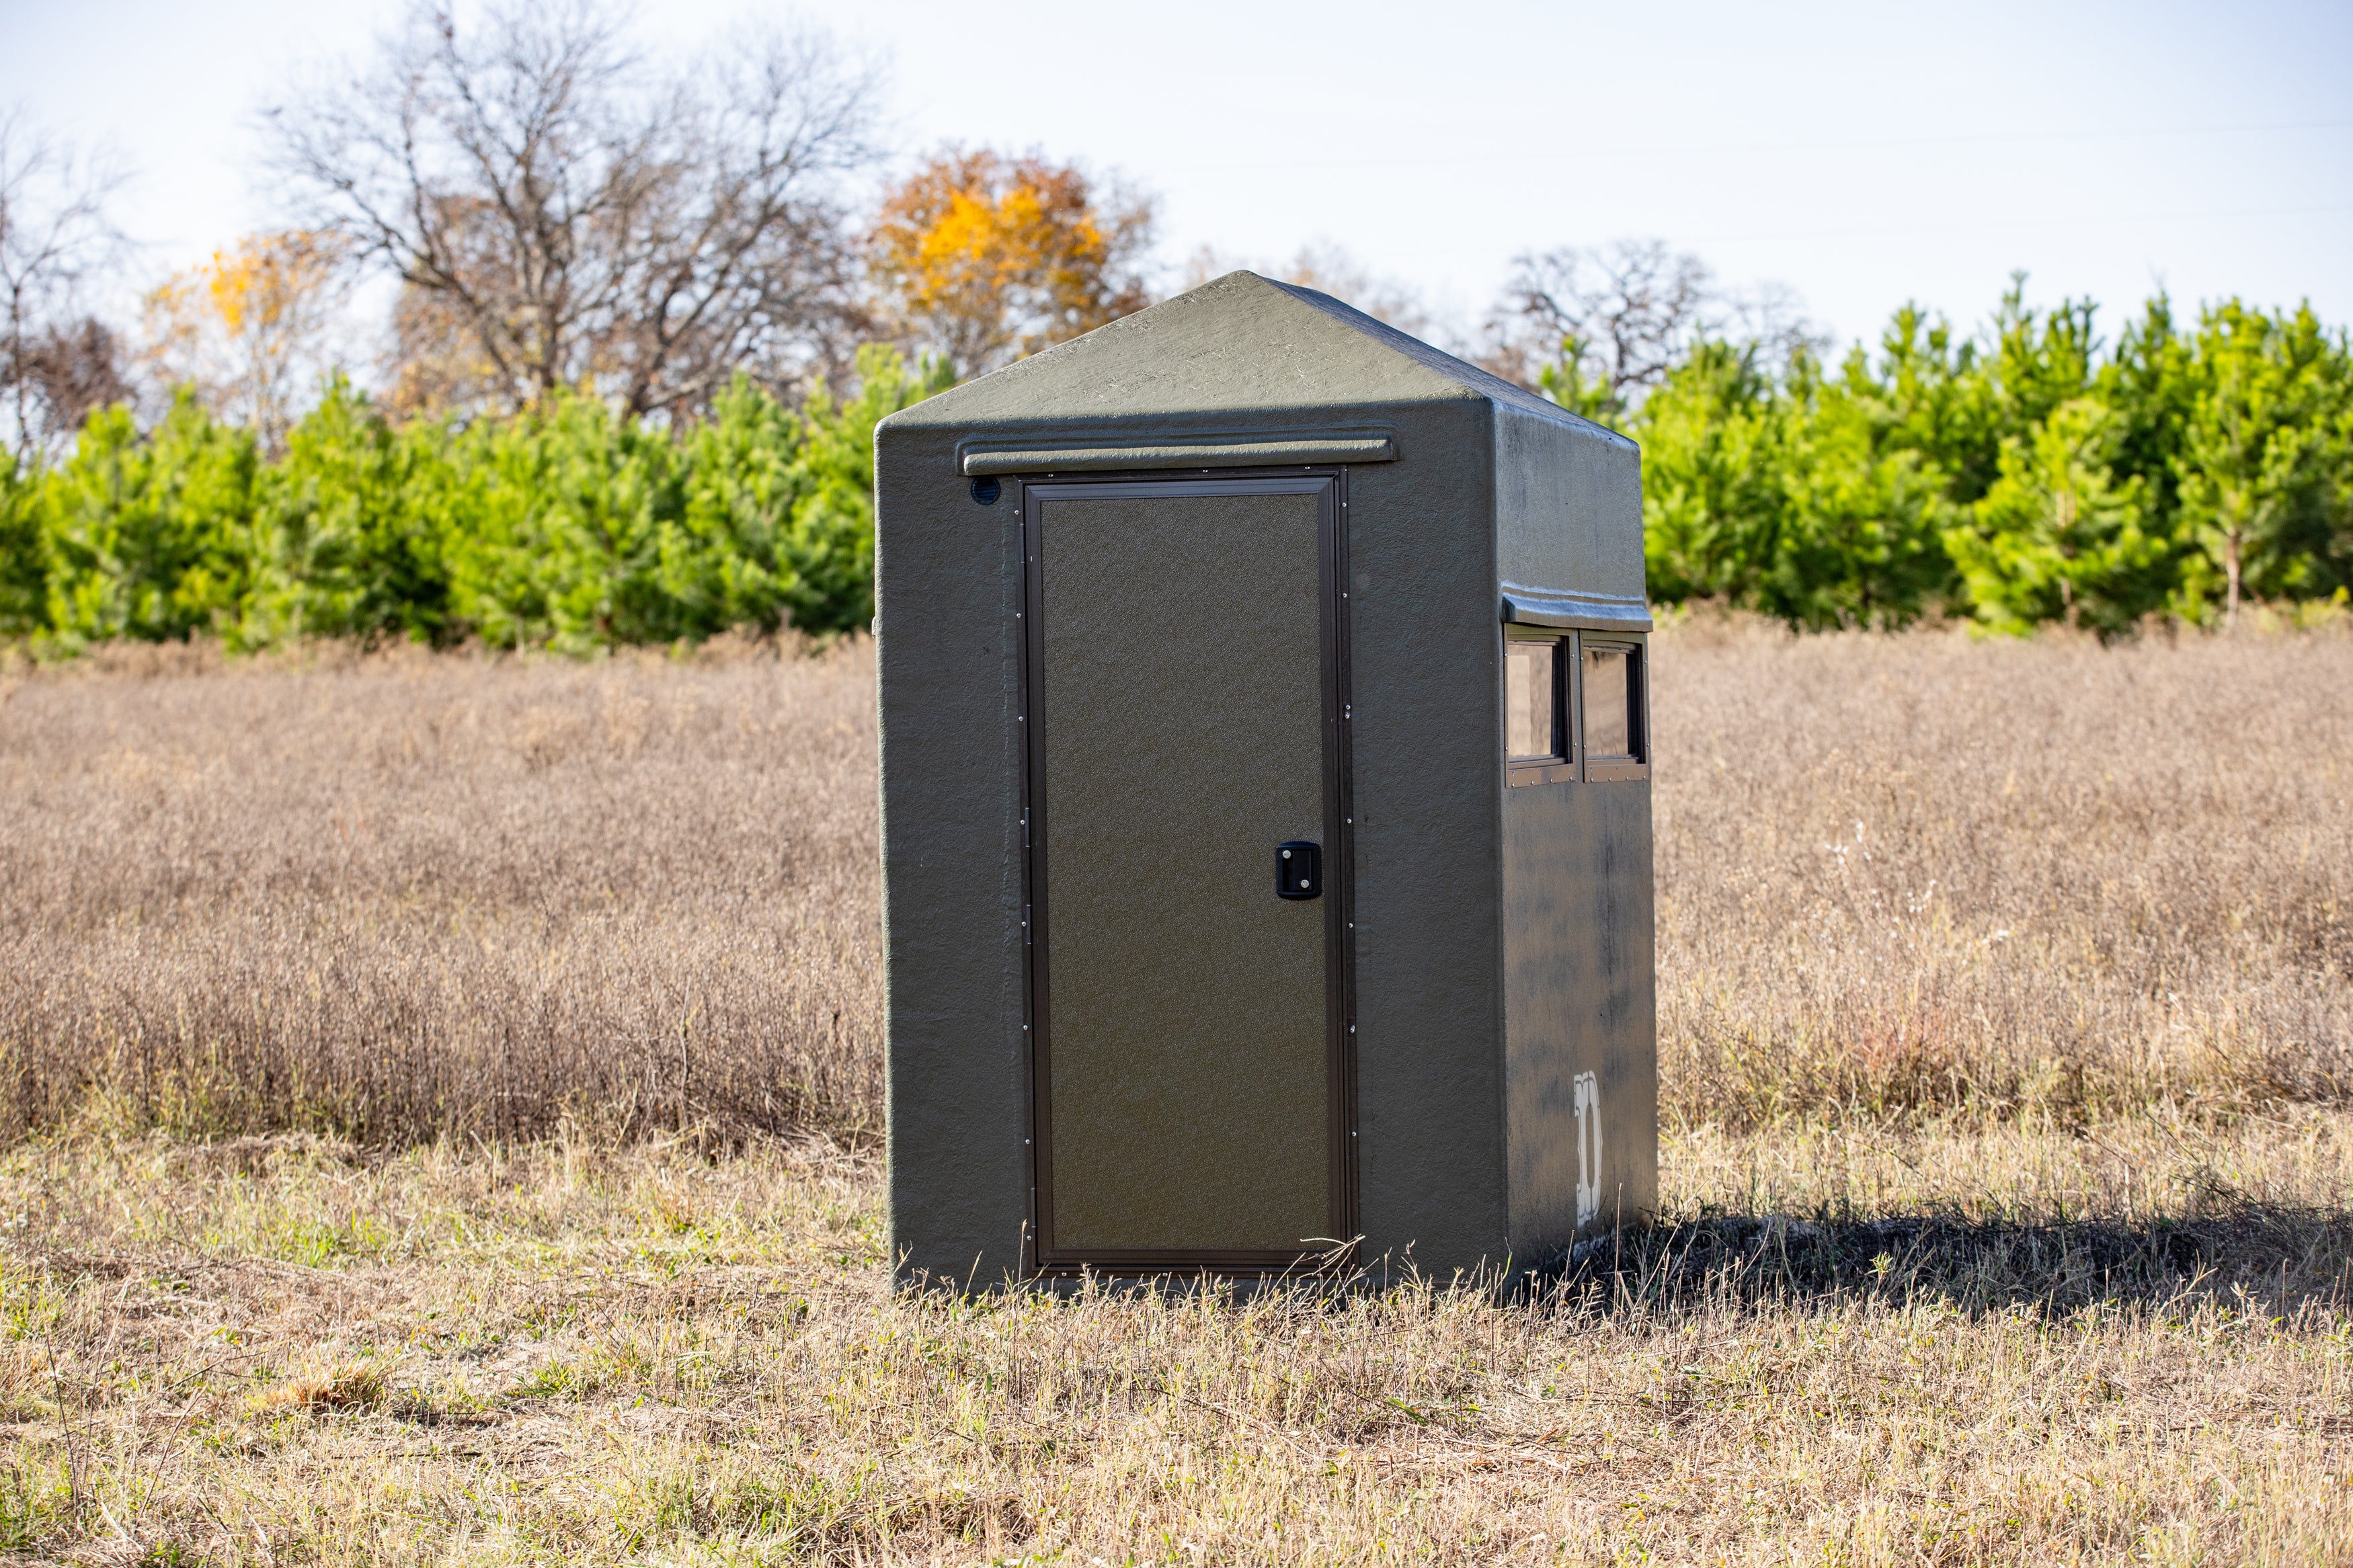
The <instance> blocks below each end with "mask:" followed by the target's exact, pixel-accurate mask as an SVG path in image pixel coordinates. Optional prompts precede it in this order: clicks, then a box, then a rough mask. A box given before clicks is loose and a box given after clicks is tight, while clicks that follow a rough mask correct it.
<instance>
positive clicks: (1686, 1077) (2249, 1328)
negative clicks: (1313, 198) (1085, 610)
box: [0, 625, 2353, 1565]
mask: <svg viewBox="0 0 2353 1568" xmlns="http://www.w3.org/2000/svg"><path fill="white" fill-rule="evenodd" d="M114 657H115V658H117V660H118V662H121V663H128V664H130V665H131V666H132V668H113V669H106V668H97V669H84V670H81V671H69V672H64V673H44V674H40V675H37V676H34V677H30V678H25V677H10V676H7V675H5V673H0V682H6V681H10V680H13V681H14V684H13V685H5V686H0V792H5V793H0V801H5V815H0V888H5V902H0V1043H5V1047H6V1049H7V1051H8V1052H9V1053H10V1058H11V1061H12V1064H13V1068H14V1071H15V1073H16V1098H15V1099H14V1100H13V1103H12V1109H11V1110H10V1114H11V1115H13V1117H14V1118H15V1121H16V1136H15V1138H14V1139H13V1141H12V1142H8V1143H7V1144H5V1146H0V1556H5V1557H8V1558H10V1559H11V1560H16V1561H27V1562H32V1561H39V1562H48V1561H57V1560H60V1559H63V1560H71V1561H79V1562H90V1563H124V1564H127V1563H152V1564H164V1563H199V1562H203V1563H217V1564H223V1565H226V1564H231V1563H237V1564H246V1563H254V1564H259V1563H325V1564H357V1563H459V1562H463V1563H567V1564H569V1563H655V1562H659V1563H710V1564H740V1563H788V1562H792V1563H798V1562H824V1563H918V1562H925V1563H929V1562H936V1563H972V1562H980V1561H994V1562H1056V1563H1070V1564H1073V1565H1077V1564H1091V1563H1184V1564H1194V1563H1420V1562H1451V1563H1486V1562H1495V1561H1512V1562H1531V1563H1534V1562H1543V1563H1638V1562H1658V1563H1790V1562H1799V1561H1803V1562H1835V1563H1854V1564H1879V1563H1887V1564H1895V1563H2021V1562H2032V1563H2084V1562H2107V1561H2137V1562H2150V1563H2225V1562H2233V1563H2235V1562H2249V1563H2255V1562H2262V1563H2317V1562H2332V1561H2353V1354H2348V1343H2353V1315H2348V1310H2353V1219H2348V1214H2353V1109H2347V1108H2344V1107H2342V1106H2341V1105H2340V1103H2339V1102H2340V1101H2341V1100H2342V1099H2343V1098H2344V1086H2345V1083H2346V1075H2347V1068H2346V1066H2345V1055H2346V1052H2347V1049H2348V1042H2353V1035H2348V985H2349V984H2353V949H2349V948H2348V935H2347V926H2346V923H2345V915H2344V910H2345V908H2346V906H2345V895H2346V894H2347V892H2348V890H2353V860H2348V855H2353V848H2348V845H2353V809H2348V794H2353V702H2348V701H2347V700H2345V698H2344V695H2343V694H2344V693H2345V692H2347V691H2348V690H2353V641H2348V640H2342V639H2334V638H2329V637H2295V638H2283V639H2263V638H2250V639H2246V640H2244V641H2240V642H2223V641H2219V640H2185V641H2183V642H2182V643H2180V644H2179V645H2171V644H2166V643H2162V642H2150V643H2146V644H2142V645H2138V646H2135V647H2126V648H2122V649H2115V650H2107V651H2103V650H2100V649H2097V648H2095V647H2089V646H2083V647H2078V646H2075V645H2072V644H2069V643H2065V642H2063V641H2044V642H2040V643H2036V644H2032V645H2011V644H1992V645H1979V644H1974V643H1970V642H1968V641H1967V640H1965V639H1954V638H1947V637H1939V636H1919V637H1902V638H1894V639H1888V638H1851V639H1837V638H1826V639H1810V640H1807V641H1803V642H1791V641H1788V640H1786V639H1783V638H1782V637H1778V635H1777V634H1773V633H1771V632H1768V631H1765V630H1760V629H1758V628H1755V627H1752V626H1737V625H1733V626H1724V625H1687V626H1682V627H1678V628H1676V629H1675V630H1674V631H1673V632H1672V633H1671V634H1670V635H1669V636H1667V637H1663V638H1662V641H1661V646H1660V649H1659V657H1658V663H1659V671H1660V690H1659V693H1658V702H1657V715H1656V717H1657V720H1658V725H1659V729H1660V731H1661V736H1662V746H1661V753H1660V785H1659V809H1660V823H1661V836H1660V872H1661V895H1662V901H1661V921H1660V938H1661V942H1660V954H1661V982H1662V1054H1663V1058H1664V1067H1665V1075H1666V1076H1665V1085H1666V1087H1665V1097H1666V1105H1667V1110H1668V1118H1667V1121H1668V1126H1667V1133H1666V1137H1665V1140H1664V1147H1663V1151H1662V1200H1663V1204H1664V1207H1665V1211H1666V1212H1665V1214H1664V1215H1663V1216H1662V1217H1663V1220H1664V1223H1663V1224H1662V1225H1661V1226H1658V1227H1656V1228H1655V1229H1653V1230H1651V1231H1650V1232H1648V1233H1646V1234H1643V1235H1640V1236H1634V1237H1628V1238H1626V1240H1625V1241H1624V1242H1623V1244H1622V1245H1621V1246H1620V1247H1616V1248H1613V1249H1610V1250H1609V1251H1607V1252H1605V1253H1599V1254H1597V1255H1595V1256H1592V1257H1589V1258H1586V1259H1585V1260H1584V1261H1583V1262H1582V1263H1581V1264H1580V1265H1579V1266H1578V1268H1577V1270H1576V1271H1575V1272H1574V1273H1572V1274H1571V1275H1569V1276H1567V1277H1566V1278H1563V1279H1556V1280H1553V1281H1550V1282H1548V1283H1547V1284H1546V1287H1545V1288H1544V1289H1541V1290H1538V1291H1535V1292H1524V1293H1522V1294H1520V1295H1518V1296H1516V1297H1509V1298H1498V1297H1497V1296H1496V1295H1495V1294H1494V1293H1493V1292H1492V1291H1489V1290H1486V1289H1480V1288H1477V1287H1476V1285H1475V1282H1474V1284H1473V1286H1472V1287H1471V1288H1463V1287H1461V1286H1460V1285H1458V1284H1456V1283H1455V1282H1431V1283H1430V1284H1428V1285H1421V1286H1414V1287H1409V1288H1406V1289H1396V1290H1391V1291H1388V1292H1385V1293H1380V1294H1370V1293H1348V1292H1335V1293H1330V1294H1319V1293H1315V1292H1306V1291H1303V1292H1299V1293H1294V1294H1282V1293H1271V1294H1266V1295H1261V1296H1259V1297H1257V1298H1255V1299H1252V1300H1244V1301H1236V1300H1227V1299H1222V1298H1217V1297H1211V1298H1208V1299H1203V1298H1199V1297H1190V1298H1187V1297H1181V1296H1160V1295H1153V1294H1149V1293H1146V1294H1141V1295H1124V1294H1117V1293H1110V1292H1104V1291H1101V1290H1096V1291H1092V1292H1090V1293H1087V1294H1084V1295H1082V1296H1081V1297H1079V1298H1077V1299H1075V1300H1065V1299H1057V1298H1052V1297H1011V1298H997V1299H985V1300H943V1299H939V1298H932V1297H926V1298H911V1299H894V1298H892V1296H891V1295H890V1294H889V1292H888V1289H887V1280H888V1270H887V1268H886V1267H885V1262H886V1260H885V1257H884V1247H885V1238H884V1230H883V1221H882V1215H881V1202H880V1199H881V1183H880V1180H879V1175H880V1173H879V1170H878V1168H877V1165H876V1163H875V1160H874V1155H873V1153H872V1150H871V1130H872V1127H873V1124H874V1118H875V1111H874V1109H873V1108H874V1103H875V1082H876V1078H875V1065H876V1064H875V1059H874V1056H875V1048H876V1047H875V1041H876V1034H877V1008H878V1000H877V989H876V984H875V975H874V962H873V959H874V942H875V929H874V879H873V868H872V857H873V853H874V820H873V809H874V808H873V799H874V793H873V787H872V773H871V768H872V727H871V701H872V684H871V667H870V666H869V665H868V664H867V663H866V662H865V658H864V654H863V652H862V650H860V649H858V648H856V647H852V648H849V649H846V650H843V651H842V652H840V653H839V654H837V655H835V656H833V657H832V658H829V659H827V660H808V659H803V658H786V659H781V660H779V659H777V658H772V657H768V656H766V655H765V654H760V653H757V652H753V653H741V652H739V653H737V654H734V655H731V656H726V657H721V658H712V659H707V660H703V661H699V662H695V663H691V664H670V663H665V662H662V661H659V660H643V661H638V660H615V661H612V662H609V663H605V664H598V665H591V666H574V665H558V664H542V663H531V662H522V663H517V662H490V661H477V660H469V659H433V658H422V657H397V658H369V659H354V658H348V657H343V656H338V655H332V654H329V655H325V656H322V657H321V658H320V659H319V660H318V662H317V663H316V664H315V666H313V667H311V668H287V667H271V666H259V665H246V666H228V667H222V666H220V665H219V664H218V661H217V660H216V659H214V658H211V657H210V656H208V655H205V654H202V653H201V652H199V653H196V654H191V655H172V654H166V655H160V656H159V655H144V656H121V655H118V656H114ZM1858 825H1860V826H1858ZM681 1024H683V1026H684V1027H683V1030H682V1031H681ZM681 1041H683V1042H684V1044H685V1047H686V1049H685V1051H684V1052H683V1053H682V1054H681V1051H680V1050H679V1048H678V1047H679V1045H680V1043H681ZM681 1122H683V1123H684V1124H686V1126H687V1128H688V1131H685V1132H684V1133H680V1132H678V1131H675V1129H676V1128H677V1127H678V1126H679V1125H680V1124H681ZM762 1129H765V1130H770V1131H776V1130H790V1129H801V1130H802V1131H800V1132H797V1133H795V1134H794V1135H793V1136H791V1137H787V1138H747V1137H745V1136H744V1134H746V1133H748V1132H751V1131H757V1130H762ZM478 1133H479V1134H484V1135H486V1136H484V1137H481V1138H479V1139H478V1138H475V1137H473V1136H471V1135H472V1134H478ZM714 1134H716V1135H715V1136H714Z"/></svg>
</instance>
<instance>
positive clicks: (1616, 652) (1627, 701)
mask: <svg viewBox="0 0 2353 1568" xmlns="http://www.w3.org/2000/svg"><path fill="white" fill-rule="evenodd" d="M1633 656H1634V650H1633V649H1632V648H1629V647H1610V646H1609V645H1608V644H1606V643H1603V644H1598V645H1597V644H1593V643H1588V644H1586V646H1585V754H1586V755H1587V756H1588V757H1604V758H1615V757H1631V756H1633V754H1634V657H1633Z"/></svg>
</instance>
